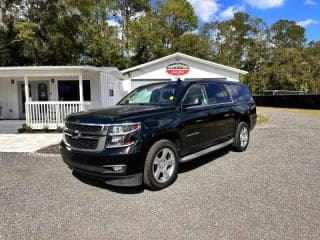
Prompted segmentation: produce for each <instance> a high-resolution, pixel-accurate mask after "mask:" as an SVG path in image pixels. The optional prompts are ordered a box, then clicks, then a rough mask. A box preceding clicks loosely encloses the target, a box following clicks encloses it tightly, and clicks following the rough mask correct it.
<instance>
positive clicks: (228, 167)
mask: <svg viewBox="0 0 320 240" xmlns="http://www.w3.org/2000/svg"><path fill="white" fill-rule="evenodd" d="M264 111H265V112H267V114H269V115H270V116H271V119H270V122H269V123H268V124H266V125H264V126H262V127H258V128H256V129H254V131H253V132H252V134H251V142H250V145H249V147H248V149H247V151H245V152H243V153H236V152H232V151H230V150H229V149H228V148H226V149H223V150H220V151H218V152H216V153H214V154H210V155H207V156H205V157H202V158H200V159H196V160H194V161H193V162H190V163H186V164H184V165H182V166H181V169H180V173H179V176H178V179H177V180H176V182H175V183H174V184H173V185H172V186H170V187H169V188H167V189H164V190H162V191H158V192H152V191H149V190H146V189H144V188H142V187H139V188H117V187H110V186H105V185H103V184H100V183H97V182H94V181H90V180H88V179H84V178H81V177H79V176H74V175H72V173H71V171H70V170H69V169H68V167H67V166H66V165H65V164H64V163H63V162H62V160H61V158H60V156H49V155H40V154H34V153H29V154H28V153H0V239H14V240H17V239H68V240H71V239H95V240H96V239H148V240H150V239H210V240H211V239H240V240H245V239H290V240H292V239H320V118H319V117H313V116H307V115H302V114H298V113H289V112H285V111H282V110H276V109H265V110H264Z"/></svg>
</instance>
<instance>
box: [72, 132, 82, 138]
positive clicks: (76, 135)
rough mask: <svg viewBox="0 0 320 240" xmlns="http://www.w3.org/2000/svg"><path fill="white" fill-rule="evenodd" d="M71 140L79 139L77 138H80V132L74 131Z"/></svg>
mask: <svg viewBox="0 0 320 240" xmlns="http://www.w3.org/2000/svg"><path fill="white" fill-rule="evenodd" d="M72 138H74V139H79V138H81V132H80V131H79V130H74V131H73V132H72Z"/></svg>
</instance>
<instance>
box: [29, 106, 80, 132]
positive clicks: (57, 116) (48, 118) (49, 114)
mask: <svg viewBox="0 0 320 240" xmlns="http://www.w3.org/2000/svg"><path fill="white" fill-rule="evenodd" d="M25 106H26V124H27V126H28V127H31V128H32V129H44V128H48V129H57V128H58V127H63V126H64V119H65V117H66V116H67V115H69V114H72V113H76V112H79V111H82V110H83V109H84V104H81V103H80V102H78V101H75V102H65V101H63V102H59V101H49V102H33V101H32V102H26V105H25Z"/></svg>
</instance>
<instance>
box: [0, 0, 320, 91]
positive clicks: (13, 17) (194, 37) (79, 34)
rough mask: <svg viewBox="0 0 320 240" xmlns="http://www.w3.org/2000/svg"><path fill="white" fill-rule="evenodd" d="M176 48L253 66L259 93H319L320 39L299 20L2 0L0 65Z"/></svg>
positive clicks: (183, 7)
mask: <svg viewBox="0 0 320 240" xmlns="http://www.w3.org/2000/svg"><path fill="white" fill-rule="evenodd" d="M177 51H179V52H183V53H186V54H189V55H192V56H195V57H200V58H203V59H207V60H210V61H214V62H217V63H221V64H225V65H228V66H233V67H236V68H240V69H243V70H246V71H248V72H249V74H248V75H246V76H244V77H243V79H242V80H243V81H244V82H245V83H246V84H248V85H249V86H250V88H251V90H252V91H253V92H254V93H256V94H257V93H261V91H262V90H267V89H285V90H299V91H305V92H308V93H319V92H320V42H315V41H312V42H308V43H307V40H306V37H305V29H304V28H303V27H301V26H299V25H297V24H296V22H294V21H289V20H285V19H283V20H279V21H277V22H276V23H274V24H272V25H271V26H269V25H268V24H266V22H265V21H264V20H263V19H260V18H253V17H251V16H250V15H249V14H247V13H245V12H238V13H235V14H234V17H233V18H232V19H230V20H223V21H213V22H209V23H206V24H204V25H201V26H199V24H198V18H197V16H196V14H195V12H194V10H193V8H192V6H191V5H190V3H189V2H188V1H186V0H167V1H163V0H157V1H155V2H154V1H153V2H152V4H151V2H150V1H149V0H0V66H24V65H79V64H88V65H95V66H116V67H118V68H119V69H124V68H127V67H131V66H134V65H137V64H142V63H145V62H147V61H151V60H153V59H157V58H160V57H163V56H166V55H168V54H172V53H175V52H177Z"/></svg>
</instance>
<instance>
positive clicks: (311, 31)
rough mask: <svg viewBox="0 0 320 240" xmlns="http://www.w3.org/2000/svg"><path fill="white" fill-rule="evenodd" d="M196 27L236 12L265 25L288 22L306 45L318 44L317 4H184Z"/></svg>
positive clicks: (310, 0) (236, 0)
mask: <svg viewBox="0 0 320 240" xmlns="http://www.w3.org/2000/svg"><path fill="white" fill-rule="evenodd" d="M187 1H189V2H190V3H191V5H192V6H193V8H194V10H195V12H196V14H197V16H198V19H199V23H200V25H202V24H203V23H205V22H210V21H217V20H226V19H230V18H232V17H233V14H234V13H235V12H238V11H244V12H246V13H248V14H250V16H251V17H253V18H262V19H263V20H264V21H265V22H266V23H267V24H268V25H272V24H273V23H275V22H276V21H278V20H279V19H286V20H292V21H295V22H297V24H299V25H301V26H303V27H304V28H305V29H306V38H307V41H308V42H309V41H320V0H187Z"/></svg>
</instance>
